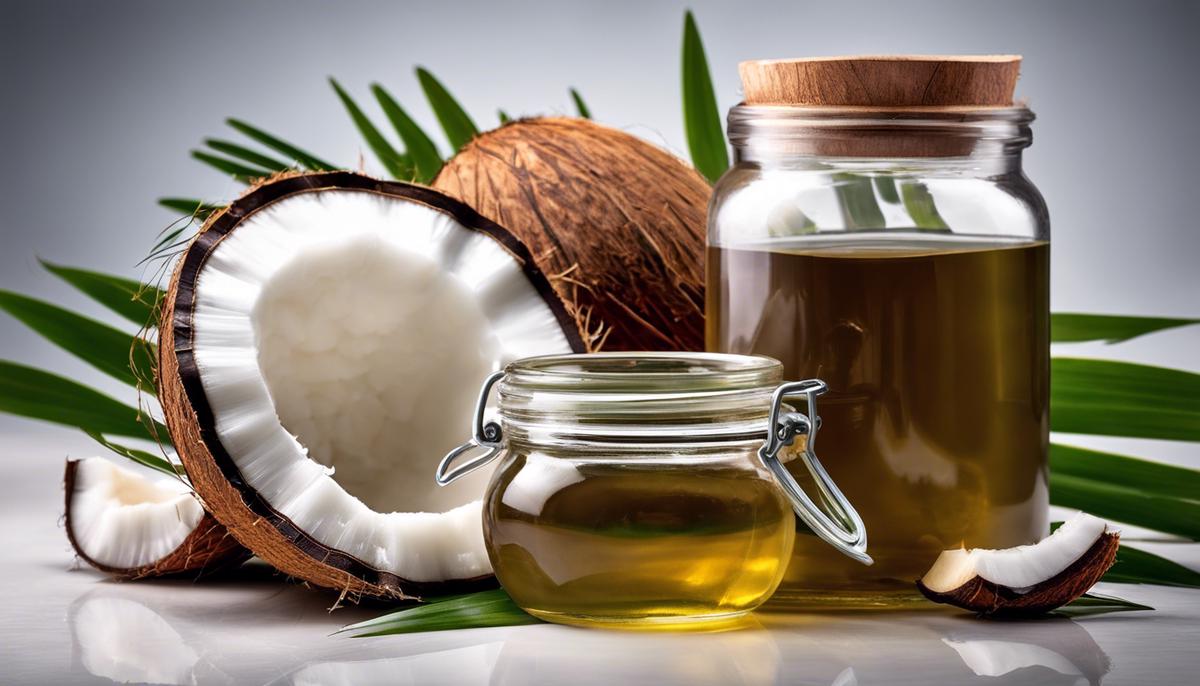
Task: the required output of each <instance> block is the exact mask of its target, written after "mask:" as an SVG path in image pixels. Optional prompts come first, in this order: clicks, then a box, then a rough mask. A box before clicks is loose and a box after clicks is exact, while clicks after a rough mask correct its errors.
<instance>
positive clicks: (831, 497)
mask: <svg viewBox="0 0 1200 686" xmlns="http://www.w3.org/2000/svg"><path fill="white" fill-rule="evenodd" d="M827 390H829V389H828V387H827V386H826V385H825V382H824V381H821V380H820V379H807V380H805V381H793V382H789V383H785V384H782V385H781V386H779V387H778V388H776V389H775V393H774V395H772V397H771V413H770V416H769V419H768V422H769V423H768V424H767V426H768V431H767V440H766V441H765V442H763V445H762V447H761V448H759V449H758V458H759V459H760V460H762V463H763V465H764V466H766V467H767V469H770V470H771V473H773V474H774V475H775V479H776V480H777V481H778V482H779V486H780V487H781V488H783V492H784V493H785V494H786V495H787V497H788V500H790V501H791V502H792V509H793V510H795V511H796V515H797V516H798V517H800V520H801V521H803V522H804V523H805V524H806V525H807V526H808V528H809V529H812V531H813V533H815V534H816V535H818V536H820V537H821V539H823V540H824V541H825V542H826V543H829V544H830V545H832V546H833V547H835V548H837V549H838V550H839V551H841V552H842V553H843V554H845V555H847V556H848V557H851V558H853V559H855V560H858V561H859V562H862V563H863V564H868V565H869V564H872V562H874V561H873V560H872V559H871V556H870V555H867V529H866V526H865V525H864V524H863V521H862V517H860V516H859V514H858V512H857V511H855V509H854V506H853V505H851V504H850V501H849V500H847V499H846V496H844V495H842V492H841V490H839V489H838V487H837V485H836V484H834V483H833V479H831V478H829V474H828V473H827V472H826V471H825V468H824V467H822V466H821V461H820V460H818V459H817V454H816V452H815V448H814V445H815V444H816V440H817V430H818V429H820V428H821V418H820V417H819V416H818V415H817V396H818V395H822V394H824V393H825V392H826V391H827ZM799 394H803V395H804V397H805V401H806V402H807V404H808V407H807V408H806V409H807V414H801V413H799V412H783V409H782V408H783V400H784V398H785V397H786V396H789V395H799ZM800 434H806V435H807V439H806V440H805V443H804V452H803V453H801V456H800V457H801V459H802V460H803V461H804V466H805V467H807V468H808V472H809V473H810V474H812V476H813V481H814V482H816V484H817V488H818V489H819V490H820V495H821V502H823V503H825V504H826V505H827V506H828V507H829V509H830V510H831V511H832V512H831V514H832V515H833V517H832V518H831V517H830V515H829V514H826V513H825V511H824V510H822V509H821V508H820V507H818V506H817V504H816V503H814V502H813V500H812V499H811V498H809V497H808V494H807V493H805V492H804V490H803V489H801V488H800V484H798V483H796V479H795V478H793V477H792V475H791V474H790V473H789V472H788V470H787V469H786V468H785V467H784V466H783V463H782V462H780V461H779V452H780V451H781V450H783V449H784V448H785V447H786V446H789V445H792V443H794V442H795V440H796V436H798V435H800ZM835 519H836V521H835Z"/></svg>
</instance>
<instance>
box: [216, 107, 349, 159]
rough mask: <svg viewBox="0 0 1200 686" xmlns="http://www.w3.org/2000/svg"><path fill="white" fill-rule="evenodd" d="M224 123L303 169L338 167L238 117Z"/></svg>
mask: <svg viewBox="0 0 1200 686" xmlns="http://www.w3.org/2000/svg"><path fill="white" fill-rule="evenodd" d="M225 123H226V124H228V125H229V126H230V127H231V128H233V129H234V130H235V131H238V132H239V133H241V134H242V135H244V136H246V137H247V138H251V139H253V140H255V141H257V142H259V143H261V144H262V145H264V146H266V147H268V148H270V149H272V150H274V151H275V152H278V153H280V154H282V155H285V156H286V157H287V158H288V159H289V160H295V161H296V162H297V163H299V164H300V166H301V167H304V168H305V169H314V170H317V171H330V170H333V169H338V167H337V166H335V165H332V164H330V163H328V162H326V161H324V160H322V159H321V158H319V157H317V156H316V155H313V154H312V153H310V152H308V151H307V150H302V149H300V148H298V147H296V146H294V145H292V144H291V143H288V142H287V141H285V140H281V139H279V138H277V137H275V136H272V135H271V134H269V133H267V132H266V131H263V130H262V129H259V128H257V127H254V126H251V125H250V124H247V123H246V122H244V121H242V120H240V119H233V118H229V119H226V120H225Z"/></svg>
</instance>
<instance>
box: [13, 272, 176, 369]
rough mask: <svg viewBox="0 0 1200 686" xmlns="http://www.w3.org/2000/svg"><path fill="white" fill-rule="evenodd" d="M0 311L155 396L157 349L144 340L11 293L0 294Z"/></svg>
mask: <svg viewBox="0 0 1200 686" xmlns="http://www.w3.org/2000/svg"><path fill="white" fill-rule="evenodd" d="M0 309H3V310H4V311H6V312H8V313H9V314H11V315H12V316H13V317H16V318H17V319H19V320H20V321H21V322H22V323H24V324H25V325H26V326H28V327H29V328H31V329H33V330H34V331H36V332H38V333H39V334H41V335H42V336H44V337H45V338H46V340H48V341H50V342H51V343H53V344H54V345H57V346H58V347H60V348H62V349H63V350H66V351H67V352H69V353H71V354H72V355H74V356H76V357H78V358H79V359H81V360H83V361H84V362H87V363H88V364H90V365H92V366H93V367H95V368H96V369H99V370H100V371H102V372H104V373H105V374H108V375H109V376H111V377H113V378H114V379H117V380H118V381H123V382H124V383H127V384H129V385H130V386H134V387H139V386H140V387H142V388H143V389H144V390H146V391H147V392H149V393H153V392H154V345H153V344H152V343H150V342H148V341H146V340H145V339H143V338H138V337H136V336H130V335H129V334H127V333H125V332H123V331H118V330H117V329H114V328H112V327H111V326H108V325H107V324H101V323H100V322H98V321H96V320H94V319H88V318H87V317H82V316H80V315H77V314H75V313H74V312H70V311H68V310H64V309H63V308H61V307H58V306H56V305H51V304H50V303H47V302H43V301H41V300H36V299H34V298H29V297H26V296H24V295H20V294H19V293H13V292H11V291H4V290H0Z"/></svg>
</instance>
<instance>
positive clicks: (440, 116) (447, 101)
mask: <svg viewBox="0 0 1200 686" xmlns="http://www.w3.org/2000/svg"><path fill="white" fill-rule="evenodd" d="M417 80H418V81H420V82H421V90H423V91H425V97H426V98H427V99H428V100H429V106H430V107H431V108H433V114H434V116H436V117H437V120H438V123H440V124H441V125H442V130H443V131H445V133H446V138H447V140H449V141H450V147H452V148H454V150H456V151H457V150H461V149H462V147H463V146H464V145H466V144H467V143H469V142H470V141H471V139H472V138H474V137H475V136H478V135H479V129H478V128H477V127H476V126H475V122H473V121H471V117H470V116H469V115H468V114H467V111H466V110H464V109H463V107H462V105H460V104H458V101H457V100H455V99H454V96H452V95H450V91H448V90H446V87H445V86H443V85H442V82H441V81H438V80H437V77H435V76H434V75H433V74H431V73H429V71H428V70H426V69H425V68H423V67H417Z"/></svg>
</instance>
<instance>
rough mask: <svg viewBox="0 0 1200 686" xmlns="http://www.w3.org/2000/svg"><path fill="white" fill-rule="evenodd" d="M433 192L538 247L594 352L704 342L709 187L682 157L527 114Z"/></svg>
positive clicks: (607, 131)
mask: <svg viewBox="0 0 1200 686" xmlns="http://www.w3.org/2000/svg"><path fill="white" fill-rule="evenodd" d="M433 187H434V188H437V189H438V190H441V191H443V192H445V193H448V194H450V195H451V196H454V197H455V198H458V199H459V200H461V201H463V202H464V203H466V204H468V205H470V206H471V207H472V208H473V209H474V210H475V211H476V212H479V213H480V214H482V215H483V216H485V217H487V218H489V219H491V220H493V221H495V222H498V223H499V224H501V225H502V226H504V227H505V228H507V229H508V230H509V231H511V232H512V233H513V234H514V235H515V236H516V237H517V238H519V239H520V240H521V241H522V242H523V243H525V244H526V245H528V246H529V250H530V252H531V253H533V255H534V259H536V260H537V262H538V265H539V266H540V267H541V268H542V270H543V271H545V272H546V273H547V274H548V275H550V282H551V284H553V286H554V290H555V291H556V292H557V293H558V295H559V297H561V298H562V300H563V301H564V302H566V303H567V304H568V306H569V307H570V310H571V313H572V315H573V316H574V317H575V318H576V320H577V321H578V322H579V323H580V326H581V328H582V329H584V330H585V332H586V335H585V343H586V344H587V352H595V351H597V350H601V349H603V350H616V351H620V350H703V349H704V237H705V215H706V213H707V210H708V199H709V196H710V195H711V193H712V189H711V187H710V186H709V184H708V182H707V181H705V180H704V177H702V176H701V175H700V174H699V173H698V172H697V171H696V170H695V169H692V168H691V167H690V166H688V165H687V164H685V163H684V162H683V161H682V160H680V159H678V158H677V157H675V156H674V155H671V154H670V153H668V152H666V151H664V150H662V149H660V148H658V147H656V146H654V145H651V144H650V143H647V142H646V141H643V140H641V139H639V138H637V137H635V136H631V135H629V134H628V133H625V132H623V131H618V130H616V129H612V128H608V127H606V126H600V125H599V124H595V123H593V122H590V121H588V120H586V119H565V118H544V119H524V120H520V121H516V122H512V123H510V124H506V125H504V126H502V127H500V128H499V129H496V130H494V131H489V132H487V133H484V134H482V135H480V136H477V137H476V138H475V139H473V140H472V141H471V142H470V143H468V144H467V145H466V146H465V147H463V149H462V150H461V151H459V153H458V154H457V155H455V156H454V158H453V159H451V160H450V161H449V162H447V163H446V166H445V167H443V168H442V170H441V172H439V173H438V175H437V178H435V179H434V180H433Z"/></svg>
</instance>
